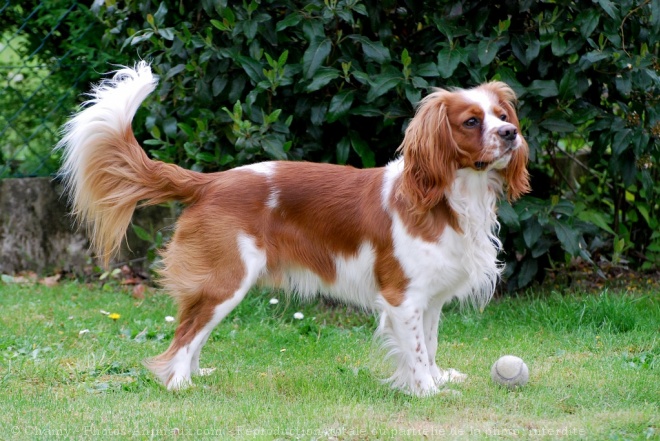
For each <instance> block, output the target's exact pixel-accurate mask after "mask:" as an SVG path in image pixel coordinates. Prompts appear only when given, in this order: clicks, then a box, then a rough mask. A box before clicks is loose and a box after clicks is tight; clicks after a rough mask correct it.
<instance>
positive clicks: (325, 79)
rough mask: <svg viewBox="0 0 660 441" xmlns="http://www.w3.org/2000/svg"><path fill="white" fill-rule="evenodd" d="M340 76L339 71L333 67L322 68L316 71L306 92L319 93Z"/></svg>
mask: <svg viewBox="0 0 660 441" xmlns="http://www.w3.org/2000/svg"><path fill="white" fill-rule="evenodd" d="M338 76H339V71H338V70H337V69H333V68H331V67H321V68H319V69H318V70H317V71H316V73H315V74H314V77H313V79H312V82H311V83H309V84H308V85H307V87H306V88H305V90H306V91H307V92H314V91H317V90H319V89H320V88H321V87H323V86H325V85H326V84H328V83H329V82H330V81H332V80H334V79H335V78H337V77H338Z"/></svg>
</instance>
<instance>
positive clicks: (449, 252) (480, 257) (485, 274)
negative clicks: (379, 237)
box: [394, 219, 499, 296]
mask: <svg viewBox="0 0 660 441" xmlns="http://www.w3.org/2000/svg"><path fill="white" fill-rule="evenodd" d="M488 228H489V227H488V226H487V225H485V226H484V228H482V229H480V230H476V231H475V229H471V230H469V231H468V232H458V231H456V230H454V229H453V228H450V227H447V228H446V229H445V231H443V233H442V235H441V236H440V238H439V240H437V241H433V242H429V241H425V240H423V239H421V238H417V237H413V236H410V235H409V234H408V233H407V232H406V229H405V226H404V225H402V224H400V222H397V221H396V219H395V222H394V233H395V234H394V238H395V255H396V257H397V259H398V260H399V262H400V263H401V265H402V267H403V269H404V272H405V273H406V275H407V276H408V278H409V280H410V289H412V290H416V291H420V292H425V293H426V294H427V295H436V294H446V295H448V296H454V295H457V296H462V295H466V294H468V293H469V292H471V291H473V290H474V289H479V288H480V287H481V286H484V285H489V284H491V283H492V280H493V277H494V275H495V277H496V275H497V274H498V271H499V270H498V263H497V247H496V244H495V242H494V241H493V240H491V236H492V234H489V230H488Z"/></svg>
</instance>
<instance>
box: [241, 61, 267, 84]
mask: <svg viewBox="0 0 660 441" xmlns="http://www.w3.org/2000/svg"><path fill="white" fill-rule="evenodd" d="M236 61H238V64H240V65H241V67H242V68H243V70H245V73H246V74H247V75H248V77H250V79H251V80H252V81H253V82H254V83H255V84H257V83H258V82H260V81H264V80H266V77H265V76H264V73H263V72H264V68H263V66H262V65H261V63H259V62H258V61H257V60H255V59H254V58H250V57H246V56H245V55H239V56H238V57H237V58H236Z"/></svg>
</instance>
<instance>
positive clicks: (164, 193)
mask: <svg viewBox="0 0 660 441" xmlns="http://www.w3.org/2000/svg"><path fill="white" fill-rule="evenodd" d="M157 83H158V80H157V78H156V77H154V75H153V74H152V73H151V68H150V67H149V64H148V63H146V62H144V61H141V62H139V63H138V64H136V66H135V68H128V67H125V68H122V69H120V70H117V71H116V72H115V73H114V75H113V76H112V78H110V79H107V80H104V81H102V82H101V83H100V84H99V85H97V86H95V87H94V88H93V89H92V92H91V93H90V96H91V99H90V100H88V101H87V102H85V103H84V105H83V108H82V109H81V110H80V111H79V112H78V113H77V114H76V115H75V116H74V117H73V118H72V119H71V120H70V121H69V122H67V123H66V124H65V125H64V128H63V137H62V140H61V141H60V142H59V143H58V144H57V146H56V147H55V149H56V150H62V151H63V164H62V167H61V169H60V174H61V176H62V178H63V182H64V185H65V187H66V190H67V191H68V193H69V202H70V203H71V205H72V208H73V213H74V214H75V216H76V217H77V219H78V220H79V221H80V222H81V223H82V224H84V225H86V227H87V228H88V231H89V234H90V238H91V241H92V246H93V248H94V249H95V251H96V252H97V253H98V254H100V255H102V256H103V258H104V261H105V263H106V264H107V263H108V261H109V259H110V257H112V255H114V254H115V253H116V252H117V251H118V249H119V246H120V244H121V241H122V239H123V237H124V236H125V234H126V229H127V228H128V225H129V223H130V221H131V217H132V215H133V211H134V210H135V207H136V205H137V203H138V202H139V201H141V200H145V203H146V204H155V203H160V202H163V201H166V200H169V199H181V200H190V199H191V198H192V195H193V194H194V193H195V192H196V185H195V184H196V180H197V179H196V176H193V175H197V174H196V173H193V172H190V171H187V170H184V169H181V168H179V167H177V166H175V165H172V164H164V163H161V162H157V161H152V160H150V159H149V158H148V157H147V155H146V154H145V153H144V151H143V150H142V148H141V147H140V145H139V144H138V142H137V141H136V140H135V137H134V136H133V130H132V128H131V122H132V120H133V117H134V116H135V113H136V112H137V109H138V108H139V107H140V104H142V102H143V101H144V99H145V98H146V97H147V96H148V95H149V94H150V93H151V92H152V91H153V90H154V89H155V87H156V84H157Z"/></svg>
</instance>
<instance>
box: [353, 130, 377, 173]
mask: <svg viewBox="0 0 660 441" xmlns="http://www.w3.org/2000/svg"><path fill="white" fill-rule="evenodd" d="M348 136H349V137H350V139H351V146H352V147H353V150H354V151H355V153H357V154H358V155H359V156H360V159H362V165H363V166H364V167H365V168H369V167H373V166H375V165H376V157H375V155H374V152H373V151H371V149H370V148H369V145H368V144H367V143H366V142H365V141H364V140H363V139H362V137H360V134H359V133H358V132H356V131H354V130H351V131H350V132H349V133H348Z"/></svg>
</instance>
